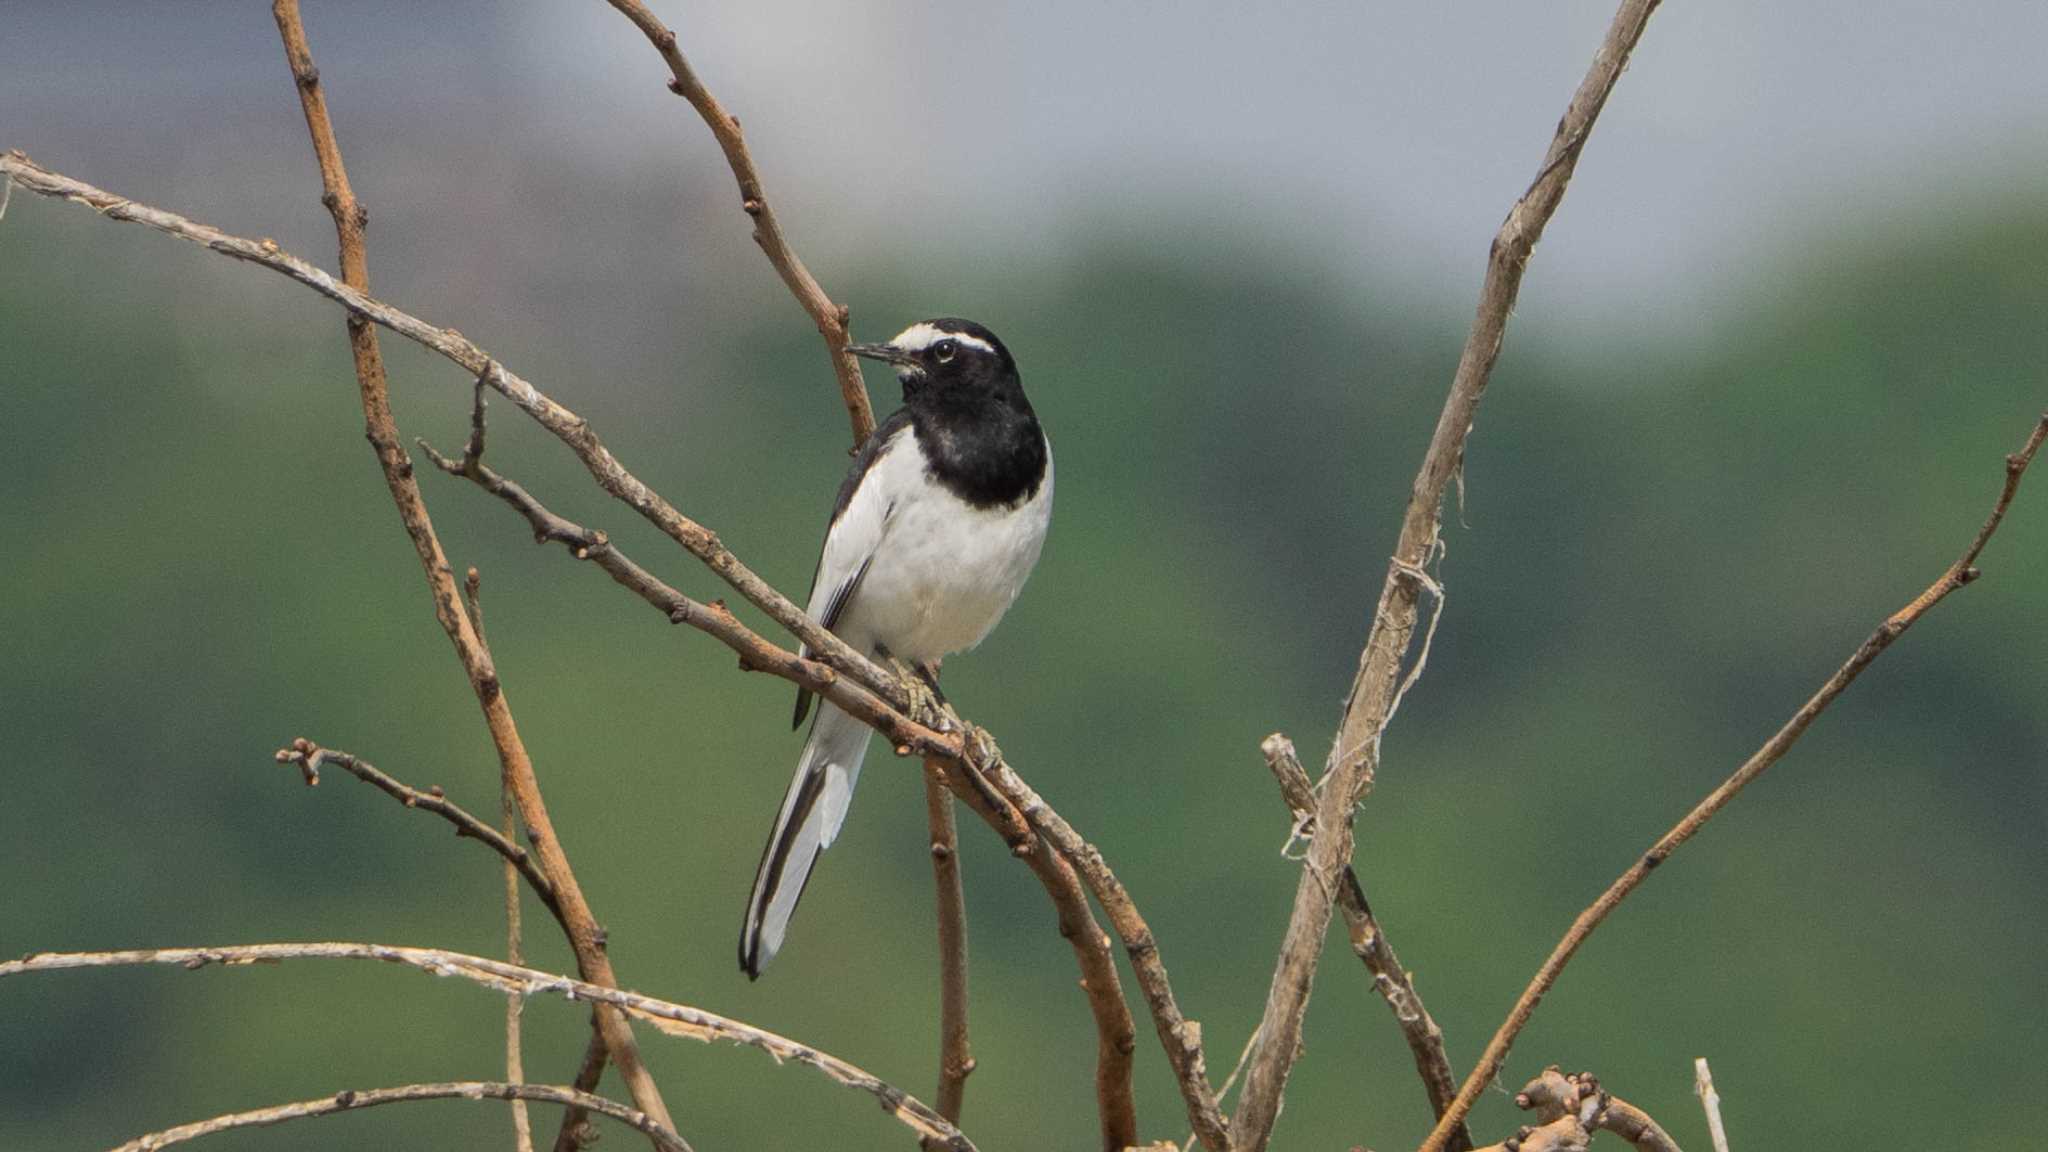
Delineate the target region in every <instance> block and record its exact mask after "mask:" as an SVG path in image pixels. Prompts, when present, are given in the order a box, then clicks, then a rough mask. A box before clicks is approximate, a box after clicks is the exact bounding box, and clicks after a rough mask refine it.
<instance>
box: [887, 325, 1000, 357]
mask: <svg viewBox="0 0 2048 1152" xmlns="http://www.w3.org/2000/svg"><path fill="white" fill-rule="evenodd" d="M941 340H957V341H959V342H960V343H962V344H964V345H966V346H967V347H969V348H979V349H981V350H982V351H983V352H994V351H995V349H994V348H993V347H991V346H990V344H989V342H988V341H986V340H983V339H982V338H981V337H979V336H969V335H968V334H967V333H965V332H948V331H946V330H944V329H943V328H935V327H933V326H932V325H930V324H912V325H911V326H910V327H908V328H905V329H904V330H903V331H901V332H898V333H897V334H896V338H895V339H894V340H891V341H889V343H890V344H891V345H893V346H894V347H897V348H900V349H902V350H903V351H905V352H922V351H924V350H925V349H927V348H929V347H931V346H932V345H934V344H936V343H938V342H939V341H941Z"/></svg>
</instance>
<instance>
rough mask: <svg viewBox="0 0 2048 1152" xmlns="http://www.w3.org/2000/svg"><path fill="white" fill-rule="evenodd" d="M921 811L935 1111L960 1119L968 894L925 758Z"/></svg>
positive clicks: (944, 802)
mask: <svg viewBox="0 0 2048 1152" xmlns="http://www.w3.org/2000/svg"><path fill="white" fill-rule="evenodd" d="M924 807H925V815H926V817H927V819H928V821H929V823H930V826H931V834H932V878H933V879H934V880H935V881H936V882H937V885H936V886H937V892H938V901H937V902H938V919H939V1095H938V1101H937V1104H938V1109H939V1115H941V1116H944V1117H945V1118H946V1119H947V1120H949V1121H951V1122H953V1123H954V1124H958V1123H960V1105H961V1101H962V1097H964V1096H965V1095H966V1092H967V1077H968V1075H969V1074H970V1073H972V1072H973V1071H974V1050H973V1048H972V1047H971V1046H970V1045H969V1044H968V1038H967V899H966V895H965V893H964V892H963V891H962V890H961V886H960V832H959V828H958V826H957V825H956V824H955V823H954V820H953V792H952V789H950V788H948V787H947V786H946V767H945V765H944V764H943V763H938V762H936V761H933V760H926V761H925V782H924Z"/></svg>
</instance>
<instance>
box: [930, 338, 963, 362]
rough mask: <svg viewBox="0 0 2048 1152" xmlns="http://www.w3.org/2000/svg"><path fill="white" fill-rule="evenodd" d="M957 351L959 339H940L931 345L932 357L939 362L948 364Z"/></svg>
mask: <svg viewBox="0 0 2048 1152" xmlns="http://www.w3.org/2000/svg"><path fill="white" fill-rule="evenodd" d="M959 351H960V343H959V341H957V340H941V341H939V342H938V343H936V344H934V345H932V359H934V360H937V361H938V362H939V363H941V364H950V363H952V362H953V356H954V354H955V353H957V352H959Z"/></svg>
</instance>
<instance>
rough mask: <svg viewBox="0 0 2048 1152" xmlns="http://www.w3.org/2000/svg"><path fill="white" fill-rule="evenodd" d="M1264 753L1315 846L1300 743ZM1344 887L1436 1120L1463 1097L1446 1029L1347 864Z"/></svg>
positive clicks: (1455, 1142) (1453, 1146) (1466, 1138)
mask: <svg viewBox="0 0 2048 1152" xmlns="http://www.w3.org/2000/svg"><path fill="white" fill-rule="evenodd" d="M1259 750H1260V751H1261V752H1263V753H1265V756H1266V767H1267V769H1268V770H1270V771H1271V772H1272V773H1273V779H1274V780H1276V781H1278V782H1279V785H1280V795H1281V797H1282V798H1283V799H1285V800H1286V802H1287V808H1288V811H1290V812H1292V813H1293V814H1294V817H1295V827H1296V829H1297V833H1298V834H1299V835H1301V836H1303V837H1306V838H1307V839H1309V841H1310V842H1311V843H1313V842H1314V835H1315V811H1316V798H1315V789H1314V786H1313V785H1311V784H1310V783H1309V779H1308V770H1307V769H1306V768H1303V767H1302V765H1301V758H1300V757H1299V756H1298V755H1296V754H1295V751H1294V741H1292V740H1289V739H1288V738H1287V737H1286V736H1283V735H1281V734H1280V733H1278V732H1275V733H1273V734H1272V735H1271V736H1268V737H1266V739H1265V740H1264V742H1262V743H1261V744H1260V745H1259ZM1341 885H1342V886H1341V887H1339V888H1338V889H1337V907H1338V908H1339V909H1341V910H1342V911H1343V913H1344V923H1345V926H1346V928H1347V929H1349V932H1350V936H1351V953H1352V955H1354V956H1357V957H1358V959H1359V961H1360V962H1361V963H1363V964H1364V965H1365V970H1366V971H1367V972H1368V973H1370V974H1371V975H1372V986H1373V990H1374V991H1376V992H1378V993H1379V994H1380V997H1381V999H1383V1000H1385V1001H1386V1002H1387V1007H1388V1009H1390V1010H1391V1011H1392V1012H1393V1013H1394V1022H1395V1023H1396V1024H1398V1025H1399V1026H1400V1028H1401V1036H1402V1038H1403V1039H1405V1040H1407V1041H1408V1051H1409V1053H1410V1054H1411V1055H1413V1056H1414V1057H1415V1071H1416V1074H1417V1075H1419V1076H1421V1077H1422V1087H1423V1091H1425V1092H1426V1093H1428V1095H1429V1107H1430V1113H1431V1115H1434V1116H1442V1115H1443V1114H1444V1110H1445V1109H1446V1108H1449V1107H1450V1105H1451V1101H1452V1099H1453V1098H1455V1097H1456V1096H1457V1094H1458V1079H1457V1077H1456V1076H1455V1075H1454V1074H1453V1073H1452V1072H1451V1060H1450V1057H1449V1056H1448V1055H1446V1054H1445V1052H1444V1032H1443V1029H1442V1028H1440V1027H1438V1026H1437V1022H1436V1018H1435V1017H1433V1016H1431V1015H1430V1014H1429V1009H1428V1008H1425V1007H1423V1004H1422V995H1421V993H1419V992H1417V991H1416V990H1415V977H1414V975H1413V974H1412V973H1410V972H1409V971H1408V969H1407V968H1405V967H1403V966H1402V964H1401V958H1400V957H1399V956H1397V955H1395V953H1394V945H1393V944H1392V942H1390V941H1389V940H1388V939H1387V933H1386V929H1384V928H1382V927H1380V922H1379V920H1378V918H1377V917H1375V916H1374V915H1373V913H1372V905H1370V904H1368V903H1367V902H1366V899H1365V886H1364V885H1362V884H1360V883H1359V881H1358V872H1357V871H1356V870H1355V869H1353V868H1352V866H1351V865H1349V864H1346V865H1344V875H1343V878H1342V880H1341ZM1448 1147H1449V1152H1464V1150H1465V1149H1468V1148H1470V1147H1472V1137H1471V1134H1470V1133H1468V1132H1466V1131H1465V1126H1464V1125H1463V1124H1460V1125H1458V1127H1457V1128H1456V1129H1455V1130H1453V1132H1452V1133H1451V1142H1450V1144H1449V1146H1448Z"/></svg>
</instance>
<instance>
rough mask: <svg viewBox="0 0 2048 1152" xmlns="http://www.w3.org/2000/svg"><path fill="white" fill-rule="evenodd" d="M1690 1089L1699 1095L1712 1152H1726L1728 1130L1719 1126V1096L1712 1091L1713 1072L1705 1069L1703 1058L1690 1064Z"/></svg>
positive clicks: (1704, 1058) (1707, 1068)
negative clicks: (1712, 1147) (1704, 1113)
mask: <svg viewBox="0 0 2048 1152" xmlns="http://www.w3.org/2000/svg"><path fill="white" fill-rule="evenodd" d="M1692 1089H1693V1091H1694V1092H1697V1093H1699V1097H1700V1107H1701V1108H1702V1109H1704V1110H1705V1111H1706V1114H1707V1137H1708V1138H1709V1139H1711V1140H1712V1141H1713V1142H1714V1152H1728V1130H1727V1129H1726V1128H1723V1127H1722V1126H1721V1094H1720V1093H1719V1092H1716V1091H1714V1070H1713V1069H1711V1068H1709V1067H1707V1058H1706V1057H1705V1056H1701V1057H1698V1058H1697V1059H1695V1060H1694V1061H1693V1062H1692Z"/></svg>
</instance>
